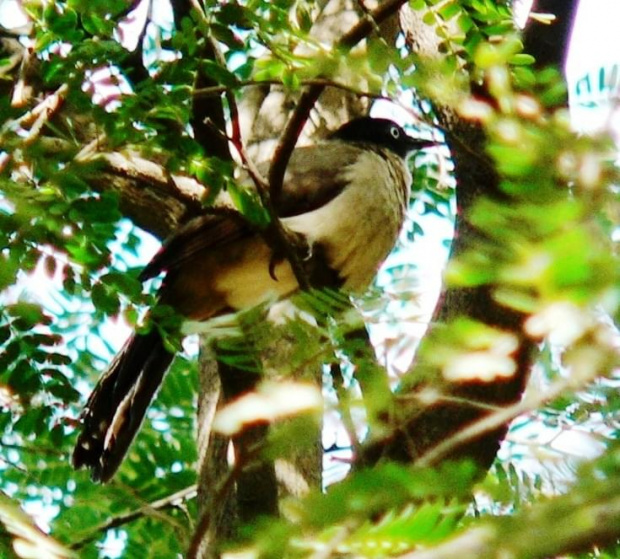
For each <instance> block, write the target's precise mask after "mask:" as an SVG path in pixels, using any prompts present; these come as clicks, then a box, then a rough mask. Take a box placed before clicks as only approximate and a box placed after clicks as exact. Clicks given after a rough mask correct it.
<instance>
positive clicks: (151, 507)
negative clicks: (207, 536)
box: [70, 484, 198, 549]
mask: <svg viewBox="0 0 620 559" xmlns="http://www.w3.org/2000/svg"><path fill="white" fill-rule="evenodd" d="M197 492H198V486H197V485H196V484H194V485H190V486H189V487H186V488H185V489H181V490H180V491H177V492H176V493H173V494H172V495H168V496H167V497H164V498H162V499H159V500H157V501H153V502H152V503H148V504H146V505H144V506H142V507H140V508H139V509H137V510H134V511H131V512H127V513H124V514H119V515H118V516H114V517H112V518H110V519H109V520H107V521H106V522H104V523H102V524H100V525H99V526H96V527H95V528H93V529H92V533H91V534H89V535H88V536H86V537H85V538H82V539H81V540H78V541H77V542H74V543H72V544H71V545H70V548H71V549H81V548H82V547H84V546H85V545H86V544H87V543H89V542H91V541H93V540H95V539H97V538H98V537H99V535H100V534H102V533H103V532H106V531H107V530H110V529H112V528H118V527H119V526H123V525H125V524H128V523H129V522H133V521H134V520H137V519H138V518H141V517H143V516H147V515H149V514H151V513H152V512H153V511H157V510H162V509H166V508H169V507H176V506H178V504H179V503H182V502H185V501H188V500H190V499H194V498H195V497H196V494H197Z"/></svg>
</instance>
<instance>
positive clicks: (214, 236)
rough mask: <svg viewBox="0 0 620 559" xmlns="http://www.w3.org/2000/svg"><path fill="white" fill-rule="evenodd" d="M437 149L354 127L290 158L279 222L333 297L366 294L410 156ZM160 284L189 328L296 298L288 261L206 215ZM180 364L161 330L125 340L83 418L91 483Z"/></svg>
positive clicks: (152, 265)
mask: <svg viewBox="0 0 620 559" xmlns="http://www.w3.org/2000/svg"><path fill="white" fill-rule="evenodd" d="M436 144H437V142H435V141H432V140H424V139H417V138H413V137H411V136H409V135H408V134H407V133H406V132H405V130H404V129H403V128H402V127H401V126H399V125H398V124H396V123H395V122H393V121H391V120H389V119H384V118H373V117H369V116H366V117H360V118H356V119H353V120H351V121H349V122H347V123H345V124H343V125H342V126H341V127H340V128H338V129H337V130H336V131H335V132H333V133H332V134H331V135H329V136H328V137H327V138H326V139H325V140H324V141H320V142H318V143H316V144H314V145H310V146H305V147H298V148H296V149H294V150H293V152H292V155H291V157H290V160H289V162H288V165H287V169H286V172H285V176H284V181H283V186H282V191H281V193H280V196H279V197H278V200H277V203H276V207H275V210H276V213H277V215H278V217H279V219H280V220H281V223H282V225H283V226H284V227H285V228H286V229H288V230H289V231H291V232H293V233H296V234H299V235H301V236H303V238H304V239H305V242H306V243H307V245H308V247H309V249H310V250H313V251H314V250H316V251H320V254H321V255H322V257H323V258H324V260H325V262H326V264H327V266H328V267H329V269H330V270H332V271H333V272H334V275H335V277H336V278H337V280H338V283H339V284H340V285H339V286H338V287H341V288H342V289H343V290H345V291H346V292H350V293H358V292H361V291H363V290H364V289H366V288H367V287H368V285H369V284H370V283H371V282H372V280H373V278H374V276H375V274H376V272H377V270H378V268H379V267H380V265H381V264H382V262H383V261H384V260H385V258H386V257H387V255H388V254H389V252H390V251H391V250H392V249H393V248H394V245H395V244H396V242H397V239H398V236H399V232H400V230H401V228H402V225H403V223H404V220H405V214H406V211H407V207H408V203H409V198H410V189H411V175H410V172H409V169H408V164H407V159H408V156H409V155H410V154H412V153H414V152H416V151H419V150H423V149H425V148H428V147H431V146H434V145H436ZM259 168H260V167H259ZM263 168H267V169H268V162H267V163H265V164H264V165H263ZM161 274H163V280H162V284H161V287H160V289H159V291H158V298H157V301H158V303H156V304H161V305H169V306H170V307H172V308H173V309H174V310H175V311H176V313H178V315H179V316H180V317H181V319H182V320H184V321H208V320H210V319H214V318H216V317H218V316H221V315H222V314H225V313H229V312H231V311H233V312H234V311H238V310H241V309H246V308H251V307H253V306H254V305H257V304H260V303H263V302H265V301H268V300H273V299H278V298H279V299H283V298H286V297H288V296H290V295H291V294H293V293H294V292H296V291H297V290H299V284H298V282H297V279H296V277H295V274H294V272H293V269H292V267H291V265H290V263H289V262H288V260H287V259H285V258H283V257H281V256H279V255H277V254H274V251H273V250H272V248H271V247H270V246H269V244H268V243H267V242H266V241H265V239H264V238H263V237H262V236H261V235H260V234H259V233H258V232H257V231H256V228H255V227H252V226H250V225H249V224H248V223H247V222H246V221H245V220H244V219H243V218H242V217H240V216H239V215H233V214H230V213H228V214H218V213H206V214H204V215H201V216H198V217H196V218H194V219H192V220H190V221H188V222H187V224H186V225H184V226H181V227H180V228H179V230H178V232H176V233H174V234H173V235H172V236H171V237H170V238H169V239H168V240H166V241H165V242H164V243H163V245H162V247H161V249H160V251H159V252H158V253H157V254H155V256H154V257H153V258H152V260H151V261H150V262H149V263H148V264H147V265H146V267H145V268H144V269H143V271H142V272H141V274H140V276H139V279H140V280H143V281H144V280H147V279H150V278H153V277H156V276H158V275H161ZM173 358H174V354H173V350H172V349H170V347H169V346H168V347H167V346H166V344H165V343H164V338H163V336H162V334H161V332H160V331H159V329H157V328H151V329H150V331H147V332H146V333H142V332H140V333H138V332H135V333H133V334H132V335H131V336H130V337H129V339H128V340H127V342H126V343H125V344H124V345H123V347H122V348H121V350H120V351H119V352H118V353H117V355H116V356H115V357H114V358H113V360H112V361H111V363H110V365H109V366H108V368H107V370H106V371H105V372H104V373H103V374H102V376H101V378H100V379H99V381H98V383H97V384H96V386H95V388H94V390H93V392H92V393H91V395H90V397H89V398H88V401H87V403H86V405H85V407H84V410H83V412H82V414H81V416H80V417H81V432H80V433H79V436H78V439H77V442H76V445H75V449H74V452H73V460H72V461H73V465H74V467H75V468H76V469H77V468H80V467H83V466H85V467H87V468H88V469H90V471H91V477H92V479H93V480H94V481H100V482H106V481H108V480H109V479H111V477H112V476H113V475H114V474H115V473H116V471H117V470H118V468H119V466H120V465H121V463H122V461H123V458H124V456H125V455H126V453H127V451H128V449H129V446H130V445H131V443H132V441H133V439H134V437H135V435H136V433H137V432H138V430H139V428H140V425H141V424H142V421H143V419H144V416H145V415H146V412H147V409H148V406H149V405H150V403H151V401H152V400H153V398H154V396H155V394H156V392H157V390H158V388H159V386H160V385H161V383H162V381H163V378H164V375H165V373H166V371H167V370H168V368H169V366H170V364H171V363H172V360H173Z"/></svg>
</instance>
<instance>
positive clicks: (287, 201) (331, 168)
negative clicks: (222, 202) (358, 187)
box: [140, 142, 363, 280]
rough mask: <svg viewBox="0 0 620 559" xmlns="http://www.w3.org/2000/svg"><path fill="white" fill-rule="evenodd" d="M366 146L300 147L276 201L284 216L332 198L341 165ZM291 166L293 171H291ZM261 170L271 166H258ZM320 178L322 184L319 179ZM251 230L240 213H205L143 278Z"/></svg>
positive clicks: (157, 257)
mask: <svg viewBox="0 0 620 559" xmlns="http://www.w3.org/2000/svg"><path fill="white" fill-rule="evenodd" d="M362 152H363V148H361V147H359V146H355V145H350V144H345V143H342V142H327V143H324V144H319V145H316V146H308V147H302V148H297V149H296V150H295V151H294V152H293V155H292V157H291V161H290V163H289V166H288V170H287V171H286V174H285V176H284V183H283V185H282V193H281V196H280V200H279V201H278V204H277V208H276V209H277V212H278V215H279V216H280V217H292V216H296V215H299V214H302V213H305V212H310V211H312V210H315V209H317V208H319V207H320V206H323V205H325V204H327V203H328V202H330V201H331V200H333V199H334V198H335V197H336V196H338V194H340V193H341V192H342V190H343V189H344V187H345V186H346V182H345V180H344V174H343V173H342V171H343V169H345V168H346V167H347V166H349V165H351V164H352V163H354V162H355V160H356V159H357V158H358V157H359V155H360V154H361V153H362ZM290 169H295V170H294V171H291V170H290ZM260 170H261V172H263V173H265V172H266V171H267V170H268V164H263V165H261V166H260ZM317 177H320V179H321V180H320V183H317ZM252 232H253V230H252V228H251V227H250V226H249V225H248V223H247V222H246V221H245V220H244V219H243V218H242V217H241V216H239V215H238V214H232V213H230V212H229V213H226V214H206V215H201V216H198V217H195V218H194V219H192V220H190V221H189V222H187V223H186V224H185V225H184V226H182V227H181V228H180V229H179V231H178V232H177V233H175V234H174V235H173V236H172V237H170V238H169V239H168V240H167V241H166V242H165V243H164V245H163V246H162V248H161V249H160V251H159V252H158V253H157V254H156V255H155V256H154V257H153V259H152V260H151V261H150V262H149V263H148V264H147V265H146V267H145V268H144V270H143V271H142V273H141V274H140V279H141V280H146V279H149V278H152V277H155V276H156V275H158V274H159V273H161V272H164V271H170V270H174V269H176V268H179V267H180V266H182V265H183V264H185V263H187V262H189V261H191V260H192V258H193V257H194V256H196V255H197V254H198V253H199V252H201V251H204V250H205V249H209V248H217V247H221V246H223V245H226V244H228V243H232V242H235V241H237V240H239V239H241V238H243V237H246V236H248V235H251V234H252Z"/></svg>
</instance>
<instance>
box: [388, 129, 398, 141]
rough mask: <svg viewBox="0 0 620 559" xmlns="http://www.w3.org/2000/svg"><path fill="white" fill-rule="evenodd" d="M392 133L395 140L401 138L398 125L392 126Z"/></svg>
mask: <svg viewBox="0 0 620 559" xmlns="http://www.w3.org/2000/svg"><path fill="white" fill-rule="evenodd" d="M390 134H391V135H392V138H394V139H395V140H398V138H400V130H399V129H398V128H396V126H392V128H390Z"/></svg>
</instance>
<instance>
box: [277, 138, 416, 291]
mask: <svg viewBox="0 0 620 559" xmlns="http://www.w3.org/2000/svg"><path fill="white" fill-rule="evenodd" d="M340 173H341V176H339V179H340V180H344V182H345V184H346V185H347V186H346V187H345V188H344V189H343V191H342V192H341V193H340V194H339V195H338V196H336V197H335V198H334V199H333V200H331V201H330V202H329V203H327V204H326V205H324V206H322V207H320V208H318V209H316V210H314V211H312V212H309V213H306V214H302V215H299V216H295V217H292V218H287V219H284V220H283V223H284V224H285V225H286V226H287V227H289V228H290V229H292V230H293V231H296V232H299V233H302V234H304V235H306V236H307V238H308V239H309V241H310V243H311V244H313V243H319V244H320V245H321V246H322V247H323V248H324V250H325V253H326V256H327V261H328V264H329V265H330V267H332V268H333V269H334V270H337V271H338V273H339V274H340V277H341V278H342V279H343V281H344V287H345V288H346V289H348V290H351V291H362V290H364V289H365V288H366V287H367V286H368V285H369V284H370V282H371V281H372V280H373V278H374V276H375V274H376V272H377V269H378V268H379V266H380V265H381V264H382V263H383V261H384V260H385V258H386V257H387V255H388V254H389V253H390V251H391V250H392V248H393V247H394V245H395V244H396V241H397V239H398V235H399V232H400V230H401V227H402V225H403V221H404V217H405V212H406V207H407V203H408V200H409V192H410V184H411V176H410V174H409V171H408V170H407V167H406V164H405V162H404V161H403V160H402V159H401V158H400V157H398V156H396V155H394V154H392V153H391V152H387V151H382V150H380V151H371V150H368V151H367V152H366V153H364V155H363V156H360V157H358V159H357V160H356V161H355V162H354V163H353V164H351V165H348V166H347V167H345V168H344V169H342V170H341V172H340Z"/></svg>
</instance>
